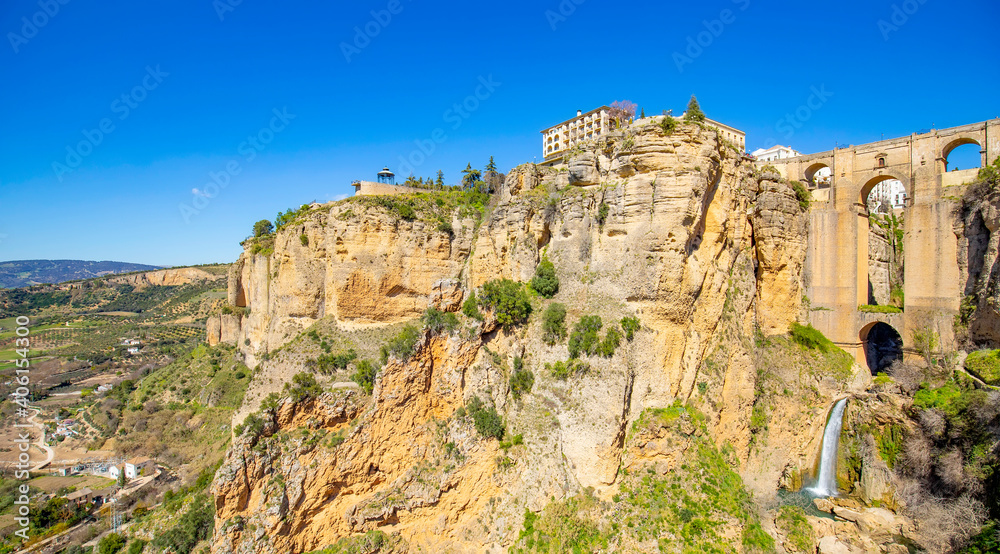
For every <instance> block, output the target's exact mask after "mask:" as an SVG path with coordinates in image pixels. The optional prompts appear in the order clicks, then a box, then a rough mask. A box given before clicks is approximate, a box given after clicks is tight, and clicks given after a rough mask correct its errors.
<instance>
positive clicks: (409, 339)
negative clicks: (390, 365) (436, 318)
mask: <svg viewBox="0 0 1000 554" xmlns="http://www.w3.org/2000/svg"><path fill="white" fill-rule="evenodd" d="M419 340H420V330H419V329H417V328H416V327H414V326H413V325H407V326H406V327H403V330H402V331H400V332H399V334H397V335H396V336H395V337H393V338H391V339H389V342H388V343H387V344H385V345H383V346H382V348H381V352H380V356H381V359H382V365H385V364H386V362H388V361H389V357H390V356H391V357H395V358H398V359H399V360H406V359H407V358H409V357H410V356H412V355H413V352H414V351H415V350H416V348H417V342H418V341H419Z"/></svg>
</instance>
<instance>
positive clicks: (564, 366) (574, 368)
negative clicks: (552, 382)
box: [545, 358, 590, 381]
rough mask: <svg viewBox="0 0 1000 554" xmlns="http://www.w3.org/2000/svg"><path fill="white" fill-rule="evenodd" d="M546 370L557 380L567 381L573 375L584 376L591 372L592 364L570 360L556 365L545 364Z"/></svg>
mask: <svg viewBox="0 0 1000 554" xmlns="http://www.w3.org/2000/svg"><path fill="white" fill-rule="evenodd" d="M545 370H546V371H548V372H549V373H550V374H552V376H553V377H555V378H556V379H560V380H563V381H565V380H566V379H567V378H569V377H570V376H571V375H583V374H584V373H587V372H588V371H590V364H588V363H586V362H584V361H582V360H577V359H573V358H570V359H569V360H566V361H565V362H563V361H558V362H556V363H554V364H545Z"/></svg>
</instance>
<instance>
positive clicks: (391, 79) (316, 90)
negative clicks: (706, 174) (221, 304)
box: [0, 0, 1000, 265]
mask: <svg viewBox="0 0 1000 554" xmlns="http://www.w3.org/2000/svg"><path fill="white" fill-rule="evenodd" d="M237 1H238V0H215V1H214V2H213V0H198V1H188V0H172V1H169V2H168V1H159V0H149V1H144V2H123V1H109V2H101V3H98V2H84V1H82V0H41V1H39V0H34V1H28V0H7V1H5V2H3V3H2V5H0V30H2V31H3V33H4V37H5V38H4V41H3V43H2V44H0V75H2V78H3V84H4V86H3V96H2V98H3V102H2V104H0V110H2V114H0V115H2V120H3V129H4V132H3V133H0V210H2V212H3V217H2V218H0V260H11V259H32V258H49V259H52V258H73V259H93V260H106V259H111V260H119V261H130V262H139V263H149V264H157V265H183V264H193V263H208V262H229V261H233V260H235V258H236V257H237V256H238V254H239V251H240V248H239V245H238V243H239V241H240V240H242V239H243V238H244V237H245V236H246V235H247V234H248V233H249V230H250V228H251V226H252V224H253V222H254V221H256V220H258V219H262V218H273V217H274V215H275V214H276V213H277V212H278V211H279V210H284V209H285V208H288V207H292V206H298V205H299V204H302V203H304V202H309V201H313V200H319V201H326V200H331V199H336V198H339V197H342V196H343V195H346V194H349V193H350V192H351V190H352V189H351V188H350V185H349V184H350V182H351V181H352V180H353V179H358V178H369V179H370V178H373V177H374V174H375V173H376V172H377V171H378V170H379V169H381V167H382V166H383V165H386V164H388V165H389V166H390V167H391V168H392V169H393V170H395V171H396V172H397V173H400V174H404V176H405V174H406V173H408V172H409V168H408V167H407V166H404V163H403V162H404V161H405V160H406V159H407V158H410V159H411V164H410V165H412V166H413V172H414V173H415V174H416V175H418V176H431V175H433V174H434V173H435V172H436V171H437V170H438V169H441V170H443V171H444V173H445V178H446V181H448V182H449V183H454V182H457V180H458V179H459V178H460V173H459V172H460V170H461V169H463V168H464V167H465V165H466V163H469V162H471V163H472V164H473V166H477V167H480V168H481V167H482V166H483V165H485V163H486V161H487V160H488V159H489V157H490V156H491V155H492V156H495V159H496V162H497V164H498V165H499V166H500V167H501V169H502V170H504V171H506V170H507V169H509V168H510V167H513V166H515V165H518V164H520V163H523V162H529V161H532V160H533V159H535V158H536V157H537V156H538V155H539V152H540V144H541V138H540V135H539V130H541V129H542V128H544V127H547V126H549V125H552V124H555V123H558V122H559V121H561V120H563V119H566V118H567V117H569V116H572V115H574V114H575V110H577V109H583V110H587V109H590V108H593V107H597V106H599V105H601V104H606V103H610V102H612V101H614V100H620V99H629V100H632V101H633V102H636V103H637V104H638V105H639V106H641V107H642V108H643V109H645V111H646V113H647V114H658V113H660V112H661V111H662V110H665V109H673V110H674V111H675V113H680V112H681V111H683V109H684V106H685V105H686V103H687V100H688V98H689V97H690V95H691V94H696V95H697V96H698V99H699V101H700V102H701V105H702V108H703V109H704V110H705V112H706V113H707V114H708V116H709V117H711V118H713V119H718V120H721V121H724V122H727V123H729V124H732V125H734V126H736V127H738V128H740V129H743V130H745V131H746V132H747V147H748V149H750V150H753V149H755V148H757V147H760V146H763V145H765V144H766V143H773V142H777V143H781V144H791V145H792V146H793V147H794V148H796V149H798V150H800V151H803V152H816V151H822V150H828V149H830V148H832V147H833V146H834V144H836V143H840V144H845V143H846V144H861V143H864V142H870V141H873V140H879V139H880V138H881V137H882V136H883V134H884V136H885V137H886V138H889V137H894V136H902V135H906V134H909V133H912V132H915V131H918V130H921V129H927V128H931V127H932V126H933V127H937V128H944V127H949V126H954V125H960V124H964V123H972V122H977V121H983V120H986V119H991V118H994V117H998V116H1000V102H998V101H997V98H998V97H997V93H996V91H997V90H1000V71H998V70H1000V43H998V42H997V41H996V37H995V34H996V31H995V28H994V26H995V23H996V21H998V20H1000V5H998V4H997V3H996V2H995V1H988V0H982V1H973V0H955V1H952V2H942V1H940V0H923V1H921V0H907V1H906V2H902V1H883V0H875V1H869V2H851V1H841V2H801V3H797V4H796V5H794V6H789V3H786V2H765V1H763V0H723V1H714V2H702V3H694V2H683V3H680V2H678V3H673V2H662V3H652V2H649V3H636V4H628V3H626V4H624V5H623V4H621V3H620V2H611V1H606V0H562V1H559V0H551V1H544V0H543V1H542V2H526V1H519V0H513V1H508V2H504V3H481V4H480V3H462V4H458V3H455V4H451V5H446V6H441V5H434V4H430V3H421V2H414V1H412V0H376V1H363V2H355V3H351V4H350V5H347V3H341V2H319V1H300V2H290V3H284V4H280V5H278V4H276V3H263V2H251V1H249V0H243V1H240V2H239V3H237ZM233 4H235V5H233ZM46 10H48V13H46ZM393 12H395V13H393ZM50 14H51V15H50ZM26 21H27V23H26ZM359 33H360V35H359ZM699 39H700V41H701V45H698V46H691V44H692V43H695V44H697V42H698V41H699ZM816 91H819V96H822V97H823V98H822V100H820V99H819V97H815V98H813V99H812V101H811V104H812V106H814V107H815V109H812V108H803V107H804V106H809V104H810V97H811V96H812V95H814V94H817V92H816ZM477 94H478V97H477ZM456 104H458V105H459V108H458V109H456V107H455V105H456ZM463 104H464V106H465V107H462V105H463ZM816 106H818V107H816ZM797 110H798V111H797ZM796 113H798V115H796ZM789 114H791V115H792V117H793V118H794V119H795V121H794V122H790V121H789V119H788V116H789ZM802 116H805V117H802ZM800 118H801V120H800ZM438 129H440V131H439V132H438V133H437V134H435V130H438ZM435 136H436V137H437V138H438V140H437V141H435V140H434V137H435ZM249 137H256V139H254V140H248V138H249ZM421 144H422V145H423V149H424V151H425V152H429V153H427V154H425V153H424V152H422V151H421V150H420V145H421ZM972 148H973V149H974V147H972ZM962 155H964V156H965V158H963V159H959V160H953V163H954V164H956V165H959V166H960V167H968V166H969V164H970V163H972V162H969V161H968V160H969V159H970V158H974V157H975V153H974V152H973V153H972V154H971V156H970V153H969V152H965V153H962V152H959V151H956V154H955V156H962ZM414 161H415V162H419V163H416V164H413V163H412V162H414ZM213 176H214V177H213ZM213 179H214V181H215V183H219V184H223V183H224V184H225V185H226V186H225V187H222V186H219V185H218V184H214V183H213ZM195 191H196V192H195ZM206 195H207V196H206ZM209 196H210V197H209ZM182 206H185V207H186V208H182Z"/></svg>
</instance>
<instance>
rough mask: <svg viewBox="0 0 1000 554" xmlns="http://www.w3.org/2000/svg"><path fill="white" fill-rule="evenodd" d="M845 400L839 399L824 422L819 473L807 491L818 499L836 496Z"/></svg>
mask: <svg viewBox="0 0 1000 554" xmlns="http://www.w3.org/2000/svg"><path fill="white" fill-rule="evenodd" d="M846 407H847V399H846V398H841V399H840V400H838V401H837V402H836V403H835V404H834V405H833V409H831V410H830V416H829V418H828V419H827V420H826V430H825V431H823V446H822V449H821V450H820V452H819V472H818V474H817V476H816V484H814V485H813V486H812V487H810V488H809V489H808V490H809V492H811V493H812V494H813V495H815V496H818V497H826V496H835V495H836V494H837V443H839V442H840V428H841V427H842V426H843V422H844V408H846Z"/></svg>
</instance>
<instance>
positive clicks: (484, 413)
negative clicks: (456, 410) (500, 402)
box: [467, 396, 506, 440]
mask: <svg viewBox="0 0 1000 554" xmlns="http://www.w3.org/2000/svg"><path fill="white" fill-rule="evenodd" d="M467 411H468V413H469V415H470V416H472V422H473V424H474V425H475V426H476V431H477V432H478V433H479V434H480V435H482V436H483V437H486V438H495V439H497V440H500V439H503V435H504V433H505V432H506V429H505V428H504V424H503V419H502V418H501V417H500V414H498V413H497V410H496V408H494V407H493V406H490V407H489V408H487V407H486V406H485V405H484V404H483V401H482V400H480V399H479V397H478V396H474V397H473V398H472V400H470V401H469V406H468V409H467Z"/></svg>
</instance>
